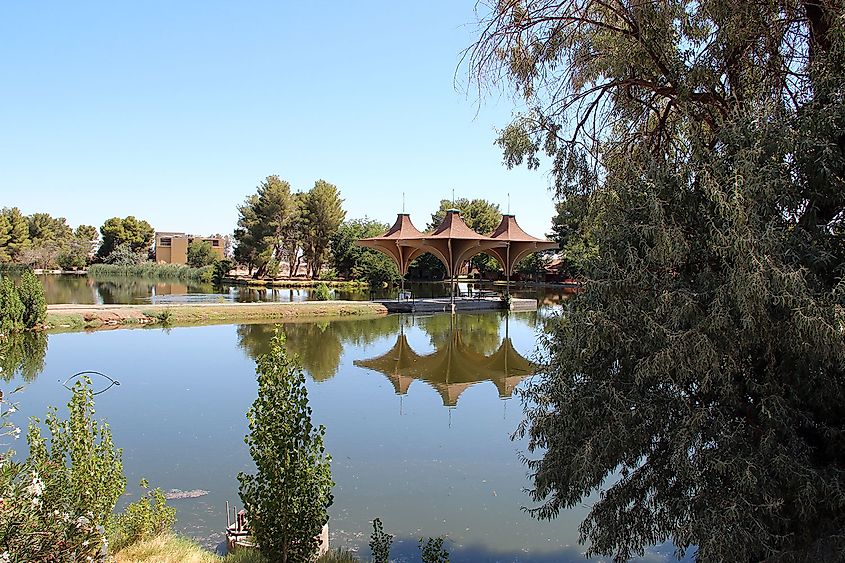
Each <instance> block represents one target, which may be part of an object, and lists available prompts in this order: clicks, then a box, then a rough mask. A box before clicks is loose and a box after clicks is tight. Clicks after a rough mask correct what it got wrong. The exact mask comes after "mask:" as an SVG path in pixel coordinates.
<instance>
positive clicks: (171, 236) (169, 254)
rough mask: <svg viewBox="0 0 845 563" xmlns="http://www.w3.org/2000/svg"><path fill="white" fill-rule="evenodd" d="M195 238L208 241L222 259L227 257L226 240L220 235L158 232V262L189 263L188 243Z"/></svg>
mask: <svg viewBox="0 0 845 563" xmlns="http://www.w3.org/2000/svg"><path fill="white" fill-rule="evenodd" d="M195 240H201V241H206V242H208V243H209V244H211V249H212V250H213V251H214V253H215V254H217V257H218V258H220V259H221V260H222V259H223V258H225V256H224V248H225V242H224V241H223V239H222V238H220V237H197V236H193V235H186V234H185V233H171V232H160V233H159V232H157V233H156V262H159V263H164V264H187V263H188V245H189V244H191V243H192V242H193V241H195Z"/></svg>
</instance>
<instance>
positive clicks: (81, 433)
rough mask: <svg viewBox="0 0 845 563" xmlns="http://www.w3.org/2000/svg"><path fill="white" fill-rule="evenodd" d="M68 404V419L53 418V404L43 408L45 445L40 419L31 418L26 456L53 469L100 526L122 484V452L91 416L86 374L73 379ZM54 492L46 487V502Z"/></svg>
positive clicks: (88, 383) (124, 486)
mask: <svg viewBox="0 0 845 563" xmlns="http://www.w3.org/2000/svg"><path fill="white" fill-rule="evenodd" d="M67 407H68V415H69V416H68V419H67V420H62V419H60V418H59V417H58V413H57V411H56V408H55V407H51V408H50V410H49V411H48V412H47V416H46V420H45V424H46V426H47V429H48V431H49V433H50V448H49V449H48V447H47V441H46V440H45V439H44V438H43V437H42V436H41V430H40V428H39V420H38V419H37V418H33V419H32V420H31V422H30V425H29V434H28V435H27V442H28V443H29V456H30V459H31V460H32V461H33V463H35V464H36V465H37V466H38V467H48V466H49V467H53V468H55V471H56V472H57V477H58V480H57V484H58V486H59V487H60V488H61V489H62V491H69V492H70V494H71V497H72V499H73V500H74V503H75V504H76V505H77V506H79V507H82V508H84V509H85V510H86V511H88V512H90V513H91V518H92V519H93V521H94V523H95V524H97V525H99V526H105V524H106V523H107V521H108V519H109V517H110V516H111V513H112V511H113V510H114V505H115V503H117V499H118V498H120V495H122V494H123V491H124V489H125V488H126V478H125V477H124V476H123V462H122V461H121V457H122V451H121V450H120V449H117V448H115V447H114V444H113V443H112V437H111V430H110V429H109V426H108V424H106V423H100V422H98V421H96V420H94V418H93V416H94V400H93V395H92V392H91V380H90V379H88V378H87V377H86V378H83V379H80V380H79V381H77V382H76V384H74V386H73V395H72V396H71V399H70V402H69V403H68V405H67ZM67 461H70V462H71V464H70V465H69V466H65V463H66V462H67ZM57 492H58V489H54V490H49V489H48V490H45V493H44V496H45V502H48V501H50V498H51V495H53V494H56V493H57Z"/></svg>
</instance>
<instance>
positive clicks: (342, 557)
mask: <svg viewBox="0 0 845 563" xmlns="http://www.w3.org/2000/svg"><path fill="white" fill-rule="evenodd" d="M359 561H360V560H359V559H358V558H357V557H355V554H354V553H352V552H351V551H347V550H345V549H341V548H339V547H338V548H337V549H330V550H328V551H327V552H326V553H324V554H323V555H321V556H320V557H318V558H317V559H316V561H315V563H358V562H359Z"/></svg>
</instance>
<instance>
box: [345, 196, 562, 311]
mask: <svg viewBox="0 0 845 563" xmlns="http://www.w3.org/2000/svg"><path fill="white" fill-rule="evenodd" d="M356 244H358V245H359V246H363V247H367V248H373V249H375V250H378V251H380V252H383V253H385V254H387V255H388V256H390V257H391V258H393V261H394V262H395V263H396V265H397V266H398V267H399V274H400V276H401V278H402V288H403V290H404V287H405V275H406V274H407V273H408V267H409V266H410V264H411V262H412V261H413V260H414V259H415V258H417V257H419V256H421V255H422V254H424V253H426V252H428V253H430V254H433V255H434V256H435V257H436V258H437V259H438V260H440V261H441V262H442V263H443V265H444V266H445V267H446V275H447V276H448V277H449V279H450V280H452V282H453V290H454V280H455V278H456V276H457V274H458V270H459V268H460V266H461V265H462V264H463V263H464V262H467V261H468V260H470V259H471V258H472V257H473V256H476V255H478V254H481V253H486V254H488V255H490V256H492V257H493V258H495V259H496V260H497V261H498V262H499V265H500V266H502V268H503V269H504V270H505V275H506V277H507V280H508V289H507V291H508V293H509V292H510V276H511V274H512V273H513V268H514V266H515V265H516V263H517V262H519V261H520V260H521V259H522V258H524V257H525V256H527V255H528V254H530V253H532V252H538V251H540V250H548V249H552V248H558V245H557V243H554V242H552V241H549V240H544V239H539V238H536V237H532V236H531V235H529V234H528V233H526V232H525V231H523V230H522V228H521V227H520V226H519V225H518V224H517V222H516V217H515V216H514V215H511V214H506V215H503V216H502V221H501V223H499V226H498V227H496V229H495V230H494V231H493V234H492V235H490V236H489V237H486V236H483V235H480V234H478V233H476V232H475V231H473V230H472V229H470V228H469V227H468V226H467V224H466V223H464V220H463V219H462V218H461V212H460V211H459V210H458V209H448V210H446V216H445V217H444V218H443V221H441V223H440V225H438V226H437V228H436V229H434V230H433V231H432V232H430V233H421V232H420V231H419V230H417V228H416V227H414V225H413V223H411V218H410V216H409V215H408V214H407V213H400V214H399V215H398V216H397V217H396V222H395V223H394V224H393V226H392V227H391V228H390V229H388V231H387V232H386V233H384V234H383V235H381V236H380V237H370V238H365V239H361V240H359V241H357V243H356ZM453 297H454V291H453Z"/></svg>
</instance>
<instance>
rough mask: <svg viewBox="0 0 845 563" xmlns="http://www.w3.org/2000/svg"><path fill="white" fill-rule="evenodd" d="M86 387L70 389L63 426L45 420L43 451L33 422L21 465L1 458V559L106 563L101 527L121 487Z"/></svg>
mask: <svg viewBox="0 0 845 563" xmlns="http://www.w3.org/2000/svg"><path fill="white" fill-rule="evenodd" d="M90 385H91V382H90V380H88V379H85V380H80V381H78V382H77V383H76V385H74V387H73V396H72V397H71V400H70V402H69V403H68V410H69V413H70V414H69V418H68V420H60V419H59V418H58V416H57V414H56V409H55V408H53V409H51V411H50V412H48V414H47V417H46V426H47V428H48V430H49V432H50V446H49V448H48V446H47V441H46V440H45V439H44V438H43V437H42V436H41V432H40V429H39V421H38V419H32V421H31V423H30V427H29V433H28V435H27V442H28V445H29V457H28V458H27V459H26V461H25V462H23V463H20V462H14V461H11V460H10V459H9V458H10V457H11V452H8V454H5V455H4V462H3V463H2V464H0V495H1V496H2V498H3V505H2V507H3V509H2V510H0V548H2V549H4V550H5V552H4V553H0V559H3V558H5V560H10V561H11V560H14V561H56V562H65V561H66V562H71V561H86V560H87V561H105V559H106V557H107V546H108V542H107V541H106V538H105V523H106V522H107V520H108V519H109V517H110V515H111V513H112V511H113V510H114V505H115V502H117V499H118V497H119V496H120V495H121V494H122V493H123V490H124V487H125V484H126V483H125V479H124V477H123V466H122V463H121V460H120V457H121V452H120V450H118V449H115V448H114V446H113V444H112V440H111V432H110V431H109V429H108V426H107V425H100V424H99V423H98V422H97V421H95V420H93V414H94V403H93V399H92V393H91V388H90ZM68 464H69V465H68Z"/></svg>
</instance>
